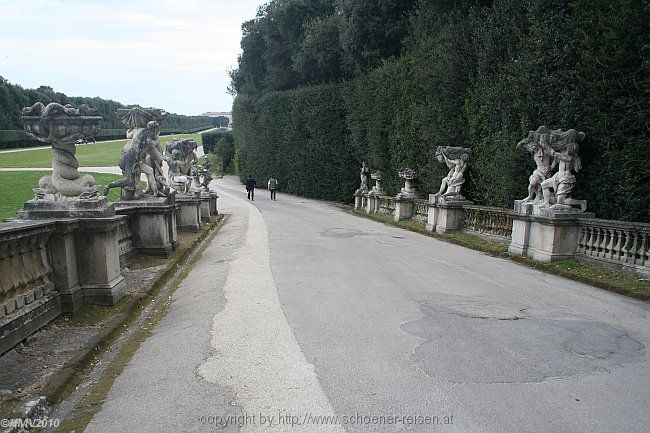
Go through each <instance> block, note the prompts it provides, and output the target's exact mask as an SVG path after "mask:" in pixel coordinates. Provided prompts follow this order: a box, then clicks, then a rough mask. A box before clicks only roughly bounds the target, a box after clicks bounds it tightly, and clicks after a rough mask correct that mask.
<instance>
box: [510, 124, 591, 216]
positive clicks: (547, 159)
mask: <svg viewBox="0 0 650 433" xmlns="http://www.w3.org/2000/svg"><path fill="white" fill-rule="evenodd" d="M584 139H585V133H584V132H578V131H576V130H575V129H569V130H567V131H564V130H562V129H555V130H551V129H549V128H547V127H546V126H540V127H539V128H538V129H537V130H536V131H529V132H528V135H527V136H526V137H525V138H524V139H523V140H521V141H520V142H519V143H518V144H517V147H518V148H523V149H525V150H527V151H528V152H529V153H531V154H532V155H533V159H534V160H535V163H536V164H537V168H536V169H535V171H533V174H532V175H531V176H530V178H529V185H528V196H527V197H526V198H524V199H523V200H522V201H523V202H524V203H527V202H532V203H535V204H541V206H543V207H551V208H553V209H554V210H565V211H573V210H574V209H573V208H574V207H576V206H577V207H579V208H580V210H581V211H582V212H584V211H585V210H586V209H587V202H586V200H576V199H574V198H572V197H571V193H572V191H573V188H574V187H575V184H576V178H575V175H574V174H573V173H574V172H576V173H577V172H578V171H580V169H581V168H582V162H581V159H580V156H579V155H578V151H579V148H580V145H579V143H580V142H582V141H583V140H584ZM556 166H557V167H558V171H557V172H556V173H555V174H553V175H551V173H550V172H551V170H552V169H553V168H555V167H556Z"/></svg>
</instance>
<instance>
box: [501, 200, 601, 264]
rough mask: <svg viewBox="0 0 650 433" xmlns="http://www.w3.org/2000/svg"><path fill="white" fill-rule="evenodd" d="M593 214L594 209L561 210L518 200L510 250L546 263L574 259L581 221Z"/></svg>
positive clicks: (514, 213)
mask: <svg viewBox="0 0 650 433" xmlns="http://www.w3.org/2000/svg"><path fill="white" fill-rule="evenodd" d="M593 217H594V214H593V213H591V212H580V211H564V210H562V211H558V210H552V209H549V208H544V207H541V206H539V205H533V204H530V203H522V202H521V200H517V201H515V211H514V212H513V213H512V240H511V242H510V246H509V247H508V252H510V253H511V254H517V255H522V256H526V257H531V258H533V259H535V260H537V261H540V262H545V263H551V262H556V261H559V260H565V259H570V258H573V257H574V256H575V253H576V248H577V244H578V236H579V234H580V226H579V220H580V219H584V218H593Z"/></svg>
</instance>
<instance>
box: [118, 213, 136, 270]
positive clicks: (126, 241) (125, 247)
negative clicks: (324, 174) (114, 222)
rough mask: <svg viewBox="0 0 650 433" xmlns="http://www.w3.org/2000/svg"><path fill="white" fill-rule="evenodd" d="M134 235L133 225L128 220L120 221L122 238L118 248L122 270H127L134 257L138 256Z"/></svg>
mask: <svg viewBox="0 0 650 433" xmlns="http://www.w3.org/2000/svg"><path fill="white" fill-rule="evenodd" d="M132 238H133V233H132V232H131V223H130V221H129V220H128V219H127V218H124V219H123V220H122V221H120V237H119V240H118V247H119V249H120V268H125V267H126V266H127V265H128V264H129V263H130V262H131V260H133V256H134V255H135V254H136V248H135V245H133V240H132Z"/></svg>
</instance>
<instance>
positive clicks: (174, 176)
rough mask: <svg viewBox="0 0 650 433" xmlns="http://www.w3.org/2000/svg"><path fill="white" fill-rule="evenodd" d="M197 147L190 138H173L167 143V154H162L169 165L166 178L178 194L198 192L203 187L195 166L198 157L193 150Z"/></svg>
mask: <svg viewBox="0 0 650 433" xmlns="http://www.w3.org/2000/svg"><path fill="white" fill-rule="evenodd" d="M197 147H198V145H197V143H196V141H194V140H193V139H191V138H188V139H184V140H173V141H172V142H170V143H168V144H167V147H166V153H167V155H166V156H164V160H165V162H166V163H167V166H168V167H169V169H168V171H167V179H168V180H169V185H170V186H171V187H172V188H173V189H174V190H176V192H177V193H178V194H198V193H200V192H201V191H202V189H203V188H202V182H201V181H200V174H199V172H198V170H197V168H196V167H195V164H196V163H197V161H198V158H197V156H196V154H195V153H194V151H195V150H196V148H197ZM205 172H207V170H206V171H205ZM205 172H204V174H205Z"/></svg>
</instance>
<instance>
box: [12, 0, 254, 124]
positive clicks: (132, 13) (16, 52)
mask: <svg viewBox="0 0 650 433" xmlns="http://www.w3.org/2000/svg"><path fill="white" fill-rule="evenodd" d="M263 3H265V0H130V1H129V0H127V1H124V0H114V1H92V0H58V1H48V0H0V75H1V76H3V77H4V78H5V79H7V80H9V81H10V82H11V83H14V84H19V85H21V86H23V87H26V88H35V87H38V86H40V85H48V86H51V87H53V88H54V89H55V90H56V91H59V92H63V93H65V94H67V95H69V96H90V97H93V96H99V97H102V98H106V99H113V100H116V101H119V102H122V103H124V104H140V105H142V106H148V107H149V106H151V107H159V108H162V109H164V110H166V111H168V112H172V113H179V114H188V115H190V114H201V113H203V112H205V111H230V109H231V106H232V97H231V96H230V95H228V94H227V93H226V87H227V85H228V82H229V78H228V75H227V73H226V70H227V69H228V68H231V67H235V66H236V65H237V55H238V54H239V53H240V51H241V50H240V47H239V42H240V39H241V24H242V22H244V21H246V20H248V19H252V18H254V17H255V13H256V11H257V8H258V7H259V6H260V5H261V4H263Z"/></svg>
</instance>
